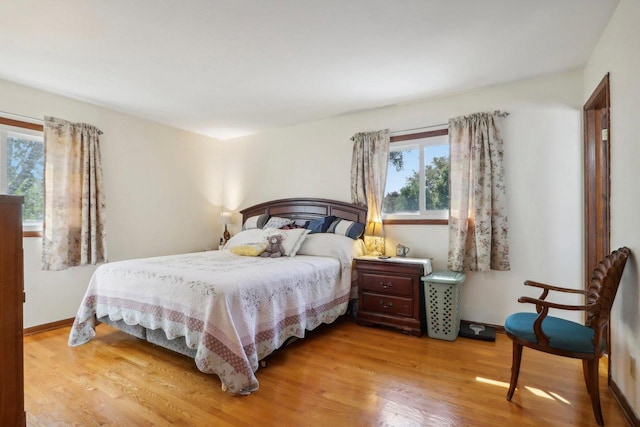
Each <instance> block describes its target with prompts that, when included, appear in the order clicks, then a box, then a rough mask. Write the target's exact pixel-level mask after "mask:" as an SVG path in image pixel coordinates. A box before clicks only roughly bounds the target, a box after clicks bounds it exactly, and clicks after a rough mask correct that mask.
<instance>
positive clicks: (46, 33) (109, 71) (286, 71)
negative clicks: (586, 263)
mask: <svg viewBox="0 0 640 427" xmlns="http://www.w3.org/2000/svg"><path fill="white" fill-rule="evenodd" d="M617 3H618V0H484V1H478V0H316V1H312V0H181V1H180V0H93V1H89V0H55V1H52V0H3V1H2V2H0V79H5V80H9V81H14V82H17V83H21V84H25V85H28V86H33V87H36V88H40V89H44V90H46V91H50V92H54V93H58V94H61V95H65V96H68V97H71V98H75V99H79V100H83V101H87V102H90V103H93V104H97V105H101V106H104V107H108V108H111V109H114V110H117V111H121V112H125V113H129V114H132V115H135V116H139V117H144V118H147V119H150V120H153V121H156V122H161V123H165V124H168V125H170V126H174V127H177V128H181V129H186V130H189V131H192V132H195V133H199V134H203V135H208V136H212V137H215V138H220V139H227V138H232V137H236V136H241V135H247V134H251V133H255V132H259V131H263V130H267V129H270V128H276V127H282V126H289V125H294V124H297V123H302V122H307V121H312V120H319V119H324V118H329V117H334V116H338V115H344V114H349V113H351V112H355V111H362V110H367V109H373V108H379V107H382V106H386V105H393V104H399V103H403V102H409V101H415V100H418V99H423V98H428V97H431V96H435V95H443V94H447V93H452V92H458V91H462V90H468V89H473V88H477V87H482V86H487V85H492V84H496V83H501V82H507V81H515V80H520V79H526V78H531V77H534V76H538V75H543V74H549V73H555V72H559V71H564V70H569V69H573V68H576V67H582V66H583V65H584V64H585V63H586V61H587V59H588V57H589V55H590V53H591V51H592V50H593V48H594V46H595V44H596V42H597V41H598V39H599V37H600V35H601V33H602V31H603V29H604V27H605V25H606V23H607V21H608V20H609V18H610V16H611V14H612V13H613V10H614V9H615V6H616V5H617Z"/></svg>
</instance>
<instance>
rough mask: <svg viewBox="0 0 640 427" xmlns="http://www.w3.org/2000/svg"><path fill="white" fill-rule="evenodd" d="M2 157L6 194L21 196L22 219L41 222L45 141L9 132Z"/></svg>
mask: <svg viewBox="0 0 640 427" xmlns="http://www.w3.org/2000/svg"><path fill="white" fill-rule="evenodd" d="M5 158H6V174H7V175H6V176H7V194H12V195H19V196H24V208H23V220H24V221H42V218H43V199H44V197H43V196H44V195H43V192H44V144H43V143H42V141H39V140H37V139H35V138H30V137H29V136H28V135H18V134H13V133H9V134H8V136H7V141H6V157H5Z"/></svg>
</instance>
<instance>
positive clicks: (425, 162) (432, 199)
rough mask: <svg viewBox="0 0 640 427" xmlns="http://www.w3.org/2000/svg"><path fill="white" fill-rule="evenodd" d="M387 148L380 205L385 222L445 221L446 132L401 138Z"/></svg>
mask: <svg viewBox="0 0 640 427" xmlns="http://www.w3.org/2000/svg"><path fill="white" fill-rule="evenodd" d="M401 138H402V140H401V141H398V142H393V138H392V143H391V145H390V148H389V165H388V168H387V182H386V186H385V193H384V194H385V195H384V199H383V203H382V214H383V218H384V219H385V220H390V219H391V220H403V219H404V220H415V219H438V220H440V219H444V220H446V219H448V217H449V140H448V136H447V133H446V131H439V132H425V133H423V134H416V135H415V137H414V135H404V136H402V137H401Z"/></svg>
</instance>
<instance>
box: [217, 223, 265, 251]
mask: <svg viewBox="0 0 640 427" xmlns="http://www.w3.org/2000/svg"><path fill="white" fill-rule="evenodd" d="M263 234H264V230H263V229H261V228H252V229H250V230H242V231H241V232H239V233H238V234H236V235H235V236H233V237H232V238H230V239H229V240H228V241H227V243H226V244H225V245H224V249H231V248H235V247H236V246H243V245H248V244H250V243H260V242H262V240H263V239H262V235H263Z"/></svg>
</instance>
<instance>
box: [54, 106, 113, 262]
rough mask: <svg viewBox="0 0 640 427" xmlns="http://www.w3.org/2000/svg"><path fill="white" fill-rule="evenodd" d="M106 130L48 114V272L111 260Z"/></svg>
mask: <svg viewBox="0 0 640 427" xmlns="http://www.w3.org/2000/svg"><path fill="white" fill-rule="evenodd" d="M101 134H102V132H101V131H100V130H99V129H97V128H96V127H94V126H91V125H88V124H83V123H70V122H68V121H66V120H61V119H57V118H54V117H45V124H44V144H45V172H44V173H45V178H44V182H45V185H44V186H45V195H44V196H45V197H44V205H45V206H44V232H43V239H42V268H43V270H64V269H67V268H69V267H72V266H77V265H87V264H97V263H101V262H106V261H107V244H106V229H105V219H106V218H105V211H106V204H105V197H104V191H103V186H102V166H101V162H100V135H101Z"/></svg>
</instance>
